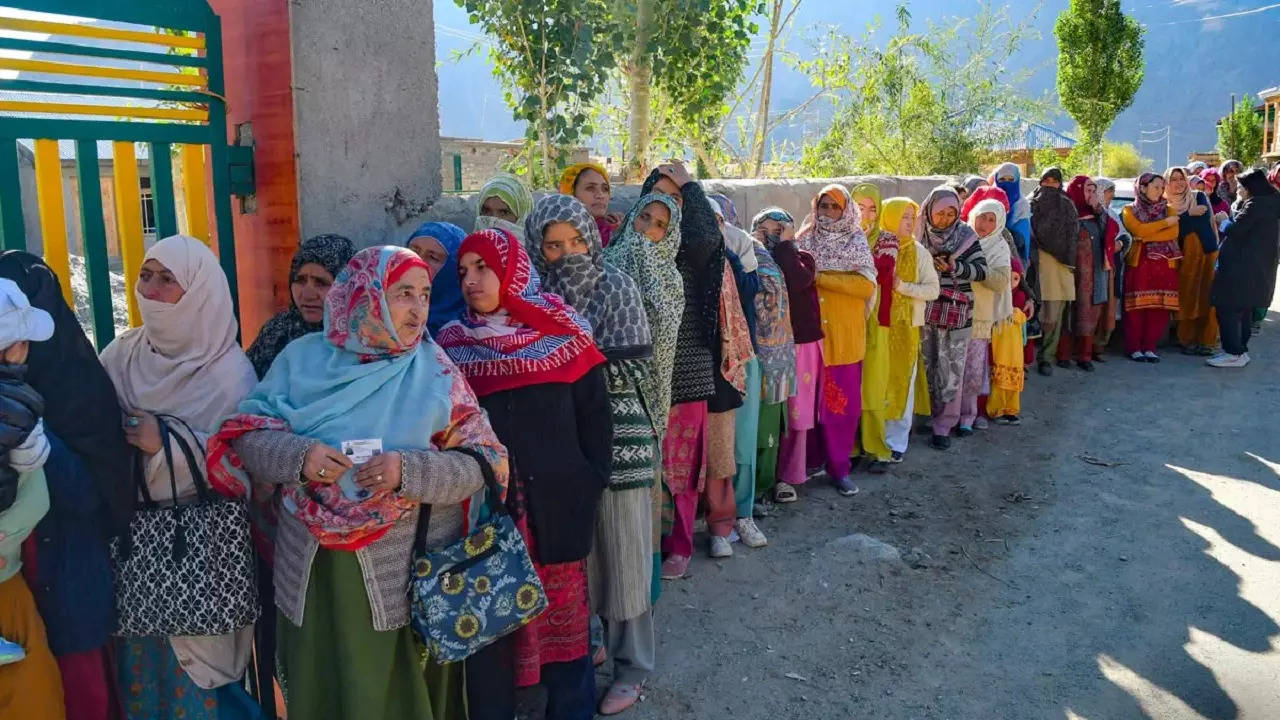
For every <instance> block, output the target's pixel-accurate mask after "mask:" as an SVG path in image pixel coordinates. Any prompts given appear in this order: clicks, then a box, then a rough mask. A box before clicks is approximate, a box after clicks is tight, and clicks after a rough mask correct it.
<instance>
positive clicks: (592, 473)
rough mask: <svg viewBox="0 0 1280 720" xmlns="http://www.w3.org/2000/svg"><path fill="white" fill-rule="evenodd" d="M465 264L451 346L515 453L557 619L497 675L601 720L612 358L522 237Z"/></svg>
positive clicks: (553, 711)
mask: <svg viewBox="0 0 1280 720" xmlns="http://www.w3.org/2000/svg"><path fill="white" fill-rule="evenodd" d="M544 239H545V238H544ZM458 267H459V268H460V271H459V272H460V274H461V280H462V290H463V296H464V297H465V298H466V299H467V311H466V312H465V313H464V314H463V316H462V318H460V319H459V320H455V321H454V322H452V323H450V324H448V325H446V326H445V327H444V329H443V330H441V331H440V338H439V342H440V344H441V345H442V346H443V347H444V348H445V350H446V351H447V352H448V353H449V356H450V357H451V358H452V359H453V361H454V362H455V363H456V364H457V366H458V369H459V370H460V371H461V374H462V376H463V377H465V378H466V379H467V381H468V382H469V383H470V384H471V387H472V388H473V389H474V390H475V392H476V394H477V395H479V397H480V404H481V406H482V407H483V408H484V410H485V412H486V413H487V414H488V416H489V420H490V422H492V423H493V428H494V431H495V432H496V433H497V436H498V439H499V441H501V442H502V444H503V445H505V446H506V447H507V451H508V452H509V453H510V455H511V465H512V468H513V472H512V478H511V482H512V486H513V488H514V489H515V492H514V493H511V497H512V500H511V501H509V502H508V505H509V506H512V505H514V510H515V515H516V516H517V517H518V518H519V521H518V524H519V526H520V527H521V529H522V531H524V533H525V542H526V543H527V544H528V546H529V554H530V556H531V557H532V558H533V562H534V567H535V568H536V569H537V571H538V575H539V577H540V578H541V579H542V584H543V587H544V588H545V589H546V593H547V601H548V608H547V611H546V612H545V613H543V614H542V615H540V616H539V617H538V618H536V619H535V620H533V622H531V623H530V624H528V625H526V626H525V627H524V628H522V629H521V630H520V631H519V632H517V633H515V634H514V635H513V636H512V640H513V644H514V668H511V667H510V666H505V667H503V668H498V667H496V666H495V667H493V668H491V672H500V671H505V672H511V671H512V669H514V674H515V677H514V685H515V686H516V687H529V686H533V685H538V684H542V685H544V686H545V687H546V689H547V711H546V714H547V717H554V718H567V719H570V720H579V719H581V720H589V718H591V717H592V716H593V715H594V713H595V673H594V672H593V669H592V666H591V661H590V659H589V658H588V656H587V645H588V634H589V633H588V622H589V617H590V614H591V613H590V608H589V601H588V595H587V573H586V565H587V563H586V558H587V555H588V554H589V552H590V550H591V546H592V541H593V539H594V538H595V530H596V515H597V507H598V505H599V503H600V495H601V493H602V492H606V490H605V488H607V487H608V486H609V484H610V479H611V465H612V443H613V422H612V418H611V411H610V407H609V395H608V390H607V385H606V381H605V371H604V362H605V358H604V356H603V355H602V354H601V353H600V351H599V350H597V349H596V342H595V339H594V338H593V337H592V335H591V330H590V326H589V325H588V323H587V321H586V320H585V319H583V317H582V316H581V315H579V314H578V313H576V312H574V311H573V309H572V308H569V307H568V306H566V305H565V303H564V301H563V300H561V299H560V297H559V296H557V295H552V294H549V293H543V292H542V290H541V288H540V283H539V278H538V274H537V272H536V271H535V270H534V269H533V268H532V267H531V265H530V262H529V255H528V253H526V252H525V250H524V247H523V246H521V244H520V241H519V240H517V239H516V237H515V236H514V235H512V234H511V233H508V232H505V231H502V230H482V231H479V232H475V233H472V234H470V235H468V236H467V238H466V239H465V240H463V241H462V247H461V248H459V250H458ZM615 327H616V326H615ZM479 680H480V681H481V682H482V683H488V682H494V679H493V678H486V677H485V676H483V675H480V676H479ZM507 685H508V684H507V683H506V682H502V681H501V678H498V682H496V683H495V684H494V687H495V691H494V692H493V693H491V694H492V695H494V698H493V701H494V704H495V705H497V704H505V705H508V706H509V707H508V709H509V712H505V714H504V715H503V717H507V718H509V717H511V716H512V715H513V714H514V698H513V697H512V696H511V695H509V694H507ZM494 717H497V713H496V712H495V713H494Z"/></svg>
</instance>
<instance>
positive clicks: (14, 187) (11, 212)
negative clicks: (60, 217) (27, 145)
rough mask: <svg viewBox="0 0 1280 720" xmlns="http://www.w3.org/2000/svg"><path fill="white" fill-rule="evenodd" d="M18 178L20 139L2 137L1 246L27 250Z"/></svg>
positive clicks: (0, 141) (0, 188)
mask: <svg viewBox="0 0 1280 720" xmlns="http://www.w3.org/2000/svg"><path fill="white" fill-rule="evenodd" d="M20 187H21V185H20V184H19V180H18V141H17V140H16V139H14V138H9V137H0V247H2V248H4V249H5V250H26V249H27V231H26V227H25V225H24V223H23V222H22V194H21V192H20V191H19V188H20Z"/></svg>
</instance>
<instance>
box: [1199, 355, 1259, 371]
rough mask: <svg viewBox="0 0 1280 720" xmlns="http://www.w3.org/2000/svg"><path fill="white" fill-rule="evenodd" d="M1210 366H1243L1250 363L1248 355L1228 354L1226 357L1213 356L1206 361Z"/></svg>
mask: <svg viewBox="0 0 1280 720" xmlns="http://www.w3.org/2000/svg"><path fill="white" fill-rule="evenodd" d="M1205 364H1206V365H1208V366H1209V367H1216V368H1242V367H1244V366H1245V365H1248V364H1249V356H1248V355H1226V356H1224V357H1220V358H1219V357H1211V358H1209V359H1208V360H1206V361H1205Z"/></svg>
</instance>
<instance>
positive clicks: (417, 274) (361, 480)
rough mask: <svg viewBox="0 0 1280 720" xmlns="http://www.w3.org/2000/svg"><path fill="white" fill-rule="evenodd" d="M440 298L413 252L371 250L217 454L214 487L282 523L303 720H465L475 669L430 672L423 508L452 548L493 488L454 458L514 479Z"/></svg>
mask: <svg viewBox="0 0 1280 720" xmlns="http://www.w3.org/2000/svg"><path fill="white" fill-rule="evenodd" d="M430 293H431V279H430V272H429V270H428V267H427V265H426V263H425V262H423V261H422V260H421V259H420V258H419V257H418V256H417V255H415V254H414V253H412V252H410V251H409V250H406V249H403V248H391V247H375V248H368V249H366V250H362V251H360V252H359V253H357V254H356V255H355V257H353V258H352V259H351V261H350V262H349V263H348V265H347V267H346V268H345V269H344V270H343V271H342V272H341V273H340V274H339V275H338V280H337V282H336V283H335V285H334V287H333V290H332V291H330V293H329V296H328V297H327V298H326V299H325V328H326V330H325V332H324V334H312V335H308V336H306V337H305V338H303V339H301V340H299V341H297V342H295V343H291V344H290V345H289V346H288V347H287V348H285V351H284V352H283V353H281V354H280V356H279V357H278V358H277V359H276V362H275V364H274V365H272V368H271V371H270V372H268V373H267V376H266V377H265V378H263V380H262V382H261V383H259V385H258V387H256V388H255V389H254V390H253V392H252V393H251V394H250V395H249V396H248V397H247V398H245V399H244V400H243V401H242V402H240V403H239V406H238V414H237V415H235V416H234V417H231V418H230V419H228V420H227V421H226V423H225V424H223V426H222V430H221V432H219V434H218V436H217V438H216V439H215V442H214V443H213V446H212V447H211V448H210V453H209V455H210V457H209V464H210V467H211V468H215V472H214V473H213V474H212V477H211V480H212V481H213V483H214V484H215V486H216V487H218V489H220V490H222V491H224V492H231V493H237V494H249V495H250V496H251V497H252V498H254V501H255V502H256V503H262V502H265V503H268V504H270V508H269V510H270V511H271V512H270V515H272V516H275V517H278V519H279V525H278V527H276V528H275V568H274V569H275V601H276V607H277V608H279V613H280V619H279V621H278V626H279V634H280V641H279V652H278V666H279V670H280V675H281V680H282V685H283V686H284V687H285V690H286V692H285V705H286V709H287V711H288V713H289V715H290V716H291V717H326V718H336V719H339V720H341V719H343V718H357V717H361V718H363V717H432V718H448V717H461V716H462V715H461V704H462V703H461V698H460V694H461V678H460V670H461V668H457V667H448V666H444V667H441V666H437V665H435V664H433V663H431V662H429V661H428V662H427V666H426V668H427V671H426V676H424V674H423V671H422V665H421V664H420V658H419V651H418V647H417V645H416V643H415V641H414V638H413V635H412V632H411V631H410V629H409V626H408V623H409V599H408V586H409V573H410V557H411V554H412V551H413V545H414V541H415V528H416V527H417V525H418V515H419V513H420V512H422V508H423V506H430V512H431V514H430V520H429V522H428V523H427V525H426V528H425V543H426V546H427V547H428V548H432V547H439V546H443V545H447V544H448V543H450V542H453V541H454V540H456V539H457V538H458V537H460V535H461V531H462V528H463V524H464V513H463V510H462V506H461V504H460V503H462V501H463V500H466V499H468V498H470V497H471V496H472V495H473V494H475V493H477V492H479V491H480V490H481V488H482V486H483V482H484V481H483V476H482V474H481V469H480V467H479V465H478V464H477V461H476V460H475V459H473V457H472V456H470V455H467V454H463V453H460V452H449V451H450V450H451V449H454V448H464V447H465V448H470V449H472V450H475V451H477V452H479V453H481V454H482V455H483V456H484V457H485V458H486V459H487V460H488V461H489V462H490V464H491V465H492V466H493V469H494V471H495V475H497V476H498V478H499V480H500V482H501V481H502V480H503V479H505V475H506V455H505V452H504V450H503V449H502V446H501V445H500V444H499V443H498V441H497V439H496V437H495V436H494V433H493V430H492V429H491V428H490V427H489V423H488V421H487V420H486V419H485V415H484V413H483V412H482V411H481V410H480V407H479V406H478V405H477V403H476V401H475V396H474V395H473V394H472V393H471V391H470V389H469V388H468V387H467V384H466V382H465V381H464V380H463V379H462V377H461V375H460V374H459V373H458V372H457V369H456V368H454V366H453V364H452V363H451V362H450V361H449V359H448V357H446V356H445V354H444V352H443V351H442V350H441V349H440V348H439V347H438V346H437V345H436V344H435V343H433V342H431V340H430V338H429V337H428V336H426V335H425V333H424V332H423V330H424V328H425V327H426V321H427V312H428V298H429V296H430ZM361 438H369V439H370V440H371V441H372V442H374V443H376V448H375V453H376V454H374V455H373V457H372V459H370V460H367V461H366V462H364V463H363V464H360V465H358V466H356V465H355V464H354V463H353V461H352V460H351V459H350V458H348V457H347V455H346V454H345V453H344V448H343V447H342V446H343V445H344V444H345V443H346V442H347V441H350V440H356V439H361ZM231 449H234V452H235V454H236V455H238V457H239V460H240V462H242V463H243V468H244V470H245V472H247V477H246V476H245V475H244V474H241V473H239V472H237V471H236V468H237V467H238V466H239V463H237V462H235V461H234V458H233V457H232V456H231V453H230V452H229V450H231ZM474 505H476V506H478V505H479V503H474ZM265 514H267V513H264V515H265ZM495 689H496V688H495Z"/></svg>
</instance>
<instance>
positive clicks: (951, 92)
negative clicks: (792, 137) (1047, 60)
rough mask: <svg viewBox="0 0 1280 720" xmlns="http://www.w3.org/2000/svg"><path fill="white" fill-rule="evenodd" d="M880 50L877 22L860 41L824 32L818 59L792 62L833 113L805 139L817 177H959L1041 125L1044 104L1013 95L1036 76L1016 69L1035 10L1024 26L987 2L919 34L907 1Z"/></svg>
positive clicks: (1032, 35) (809, 168)
mask: <svg viewBox="0 0 1280 720" xmlns="http://www.w3.org/2000/svg"><path fill="white" fill-rule="evenodd" d="M896 19H897V27H896V30H895V32H894V33H893V34H892V35H891V36H890V37H889V38H888V40H887V41H885V42H884V43H883V44H882V45H877V44H876V42H875V36H876V33H877V31H878V29H879V19H877V20H876V21H875V22H873V23H872V24H871V26H870V27H868V29H867V32H866V33H865V34H864V35H863V36H862V37H861V38H859V39H854V38H852V37H850V36H848V35H845V34H843V33H841V32H839V31H837V30H834V29H828V30H827V32H826V33H825V35H823V36H822V37H820V38H819V39H818V40H817V41H816V43H815V47H814V52H813V59H812V60H806V61H797V62H795V63H794V64H795V66H796V67H797V68H798V69H799V70H801V71H802V72H804V73H805V74H806V75H807V76H808V77H809V80H810V82H811V83H812V84H813V85H814V86H815V87H817V88H819V89H822V90H824V91H825V92H826V95H827V97H828V98H829V99H830V101H831V102H832V104H833V105H834V107H835V115H834V118H833V120H832V123H831V127H830V129H829V130H828V131H827V132H826V134H825V135H824V136H823V137H822V138H821V139H819V140H818V141H816V142H814V143H806V145H805V147H804V150H803V154H802V157H801V163H800V164H801V167H802V168H803V170H804V171H805V172H806V173H808V174H811V175H816V176H828V177H830V176H837V175H847V174H853V173H898V174H907V175H926V174H933V173H949V174H958V173H965V172H973V171H975V170H977V169H978V167H979V165H980V164H981V162H982V160H983V159H984V158H985V157H986V155H987V154H988V152H989V149H990V148H992V147H997V146H999V145H1002V144H1004V143H1007V142H1009V141H1011V140H1013V139H1015V137H1016V136H1017V135H1018V132H1019V128H1018V125H1017V124H1016V123H1014V122H1010V118H1022V119H1024V120H1036V119H1039V118H1041V117H1043V115H1044V114H1045V112H1046V111H1047V105H1046V103H1045V102H1044V100H1042V99H1036V98H1031V97H1027V96H1025V95H1023V94H1022V93H1021V92H1019V91H1018V90H1017V88H1018V86H1019V85H1020V84H1021V83H1022V82H1023V81H1024V80H1026V79H1027V77H1029V75H1030V73H1031V71H1030V70H1025V71H1021V72H1018V71H1014V70H1013V69H1012V68H1011V63H1010V61H1011V60H1012V58H1013V57H1014V55H1015V53H1017V52H1018V49H1019V47H1021V46H1022V45H1024V44H1025V43H1027V42H1032V41H1034V40H1036V39H1037V38H1038V36H1037V34H1036V32H1035V29H1034V25H1033V23H1034V20H1035V12H1034V11H1033V12H1032V13H1031V14H1030V15H1029V16H1028V17H1026V18H1023V19H1022V20H1014V19H1013V18H1011V17H1010V15H1009V12H1008V8H1007V7H1003V8H1001V9H999V10H997V9H994V8H993V7H992V6H991V5H989V4H987V3H982V4H981V5H980V6H979V8H978V11H977V12H976V13H975V14H974V15H973V16H971V17H964V18H959V17H953V18H945V19H943V20H942V21H940V22H938V23H936V24H932V23H931V24H930V25H929V26H928V27H927V28H926V29H925V30H924V31H923V32H917V31H915V30H914V29H913V27H912V18H911V13H910V11H909V10H908V8H907V6H906V5H900V6H898V8H897V11H896Z"/></svg>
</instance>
